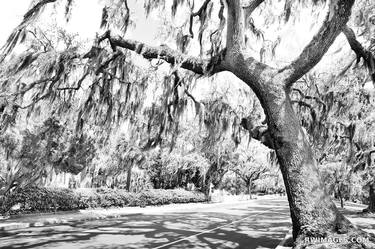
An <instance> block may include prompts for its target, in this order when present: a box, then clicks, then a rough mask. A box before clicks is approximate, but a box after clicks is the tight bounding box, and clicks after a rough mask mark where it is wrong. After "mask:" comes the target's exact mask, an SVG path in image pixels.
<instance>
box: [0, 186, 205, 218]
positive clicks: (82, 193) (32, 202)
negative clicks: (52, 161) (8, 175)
mask: <svg viewBox="0 0 375 249" xmlns="http://www.w3.org/2000/svg"><path fill="white" fill-rule="evenodd" d="M204 201H206V199H205V197H204V195H203V194H202V193H198V192H189V191H186V190H182V189H174V190H149V191H144V192H141V193H137V194H136V193H129V192H127V191H124V190H113V189H103V188H102V189H81V190H71V189H62V188H41V187H29V188H22V189H19V190H18V191H17V192H14V193H12V194H11V195H9V196H7V198H6V199H3V200H0V213H6V212H8V211H9V210H10V208H12V207H14V206H16V205H18V206H19V208H18V209H13V210H10V212H11V213H17V214H22V213H33V212H56V211H68V210H69V211H70V210H76V209H86V208H99V207H101V208H108V207H125V206H146V205H147V206H148V205H164V204H170V203H188V202H189V203H191V202H204Z"/></svg>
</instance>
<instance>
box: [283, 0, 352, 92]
mask: <svg viewBox="0 0 375 249" xmlns="http://www.w3.org/2000/svg"><path fill="white" fill-rule="evenodd" d="M353 4H354V0H331V2H330V5H329V11H328V14H327V16H326V18H325V20H324V22H323V24H322V26H321V28H320V29H319V31H318V33H317V34H315V36H314V37H313V39H312V40H311V41H310V43H309V44H308V45H307V46H306V47H305V48H304V49H303V51H302V53H301V54H300V55H299V56H298V58H297V59H295V60H294V61H293V62H292V63H291V64H290V65H289V66H286V67H285V68H283V69H281V70H280V73H281V74H282V78H283V81H284V82H285V84H286V87H287V88H290V87H291V86H292V85H293V83H294V82H296V81H297V80H298V79H299V78H301V77H302V76H303V75H304V74H306V73H307V72H308V71H310V70H311V69H312V68H313V67H314V66H315V65H316V64H318V62H319V61H320V60H321V59H322V57H323V56H324V54H325V53H326V52H327V51H328V49H329V47H330V46H331V45H332V43H333V42H334V41H335V39H336V37H337V36H338V35H339V34H340V32H341V31H342V28H343V27H344V26H345V25H346V23H347V22H348V20H349V17H350V14H351V8H352V6H353Z"/></svg>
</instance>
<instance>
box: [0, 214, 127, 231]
mask: <svg viewBox="0 0 375 249" xmlns="http://www.w3.org/2000/svg"><path fill="white" fill-rule="evenodd" d="M130 214H131V213H124V214H120V215H112V214H109V215H96V216H84V217H80V218H67V219H61V218H47V219H46V220H44V221H36V222H14V223H7V224H0V232H6V231H10V230H17V229H24V228H29V227H43V226H48V225H56V224H68V223H70V222H77V221H78V222H79V221H90V220H100V219H105V218H119V217H122V216H127V215H130Z"/></svg>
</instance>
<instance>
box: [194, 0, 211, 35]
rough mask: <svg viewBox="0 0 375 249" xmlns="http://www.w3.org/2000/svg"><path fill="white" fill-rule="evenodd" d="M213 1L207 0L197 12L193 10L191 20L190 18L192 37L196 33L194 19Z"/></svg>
mask: <svg viewBox="0 0 375 249" xmlns="http://www.w3.org/2000/svg"><path fill="white" fill-rule="evenodd" d="M210 2H211V0H205V1H204V3H203V4H202V6H201V7H200V8H199V10H198V11H197V12H193V13H191V15H190V20H189V33H190V37H191V38H194V33H193V21H194V17H196V16H200V15H202V13H203V11H206V9H207V6H208V4H209V3H210Z"/></svg>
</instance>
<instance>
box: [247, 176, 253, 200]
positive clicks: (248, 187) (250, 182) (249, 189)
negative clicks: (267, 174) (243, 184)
mask: <svg viewBox="0 0 375 249" xmlns="http://www.w3.org/2000/svg"><path fill="white" fill-rule="evenodd" d="M251 184H252V180H251V179H250V180H249V183H248V185H247V189H248V191H249V198H250V200H251V199H253V197H252V196H251Z"/></svg>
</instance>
